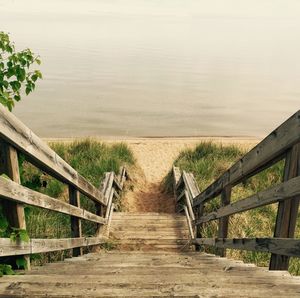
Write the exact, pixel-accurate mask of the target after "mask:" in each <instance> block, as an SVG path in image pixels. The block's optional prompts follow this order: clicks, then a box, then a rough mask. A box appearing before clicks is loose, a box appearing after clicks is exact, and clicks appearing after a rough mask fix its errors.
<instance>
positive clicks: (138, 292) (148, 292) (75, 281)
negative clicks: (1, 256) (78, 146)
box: [0, 213, 300, 298]
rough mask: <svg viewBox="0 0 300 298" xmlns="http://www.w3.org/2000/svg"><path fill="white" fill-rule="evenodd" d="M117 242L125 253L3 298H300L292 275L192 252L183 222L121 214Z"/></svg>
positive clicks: (299, 283) (73, 265)
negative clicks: (176, 297)
mask: <svg viewBox="0 0 300 298" xmlns="http://www.w3.org/2000/svg"><path fill="white" fill-rule="evenodd" d="M112 238H114V239H115V241H116V242H119V245H120V247H119V248H120V249H121V250H113V251H108V252H100V253H92V254H87V255H84V256H81V257H76V258H72V259H67V260H65V261H64V262H58V263H52V264H47V265H46V266H43V267H36V268H32V270H31V271H29V272H27V273H26V274H25V275H19V276H5V277H3V278H1V279H0V289H1V294H0V297H116V296H119V297H165V296H180V297H203V298H204V297H295V298H296V297H300V279H299V278H298V277H291V276H290V275H289V274H288V273H287V272H285V271H268V269H266V268H259V267H256V266H254V265H249V264H244V263H243V262H240V261H233V260H228V259H226V258H221V257H217V256H215V255H209V254H205V253H199V252H194V251H191V250H189V249H188V248H187V247H186V246H185V244H186V243H187V242H188V227H187V225H186V219H185V217H184V216H181V215H179V216H178V215H170V214H168V215H163V214H157V213H156V214H155V213H154V214H119V213H117V214H116V215H114V217H113V220H112ZM133 249H134V250H133Z"/></svg>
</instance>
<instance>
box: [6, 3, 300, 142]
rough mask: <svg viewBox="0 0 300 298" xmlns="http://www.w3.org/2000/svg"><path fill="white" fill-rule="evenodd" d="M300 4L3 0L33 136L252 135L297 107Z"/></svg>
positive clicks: (24, 114)
mask: <svg viewBox="0 0 300 298" xmlns="http://www.w3.org/2000/svg"><path fill="white" fill-rule="evenodd" d="M299 16H300V1H297V0H282V1H281V0H277V1H275V0H270V1H267V0H251V1H250V0H249V1H243V0H226V1H225V0H224V1H221V0H219V1H216V0H210V1H207V0H205V1H204V0H195V1H194V0H184V1H183V0H182V1H178V0H43V1H41V0H5V1H4V0H0V30H3V31H8V32H10V33H11V38H12V39H13V40H14V41H15V42H16V44H17V46H18V47H19V49H21V48H24V47H30V48H32V49H33V50H34V51H35V52H36V53H39V54H40V55H41V57H42V61H43V64H42V66H41V68H42V72H43V75H44V80H43V81H41V82H39V83H38V88H37V89H36V91H35V92H34V94H32V95H30V96H29V97H28V98H24V99H23V101H22V102H21V103H20V104H18V106H17V108H16V109H15V113H16V114H17V116H18V117H20V118H21V119H22V120H23V121H24V122H25V123H26V124H27V125H28V126H29V127H31V128H32V129H33V130H34V131H35V132H36V133H37V134H38V135H40V136H43V137H71V136H93V135H102V136H104V135H115V136H126V135H129V136H164V135H168V136H197V135H210V136H216V135H231V136H236V135H251V136H261V135H264V134H266V133H268V132H269V131H270V130H271V129H273V128H274V127H275V126H276V125H278V124H279V123H281V122H282V121H283V120H285V119H286V118H287V117H288V116H289V115H291V114H292V113H294V112H296V110H298V109H299V107H300V38H299V37H300V17H299Z"/></svg>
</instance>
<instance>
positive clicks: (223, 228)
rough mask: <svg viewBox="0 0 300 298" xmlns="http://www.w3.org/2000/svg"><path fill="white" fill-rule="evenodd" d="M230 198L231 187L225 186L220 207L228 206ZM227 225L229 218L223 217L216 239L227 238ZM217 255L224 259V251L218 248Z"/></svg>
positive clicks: (220, 220)
mask: <svg viewBox="0 0 300 298" xmlns="http://www.w3.org/2000/svg"><path fill="white" fill-rule="evenodd" d="M230 198H231V185H227V186H226V187H225V188H224V189H223V191H222V193H221V206H222V207H224V206H226V205H228V204H230ZM228 223H229V216H224V217H222V218H220V219H219V229H218V238H227V234H228ZM217 255H219V256H221V257H225V256H226V249H225V248H218V249H217Z"/></svg>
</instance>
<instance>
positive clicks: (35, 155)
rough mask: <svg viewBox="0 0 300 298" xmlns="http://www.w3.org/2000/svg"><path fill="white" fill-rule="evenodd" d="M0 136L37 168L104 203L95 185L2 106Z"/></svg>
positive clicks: (0, 111) (0, 107) (0, 109)
mask: <svg viewBox="0 0 300 298" xmlns="http://www.w3.org/2000/svg"><path fill="white" fill-rule="evenodd" d="M0 137H1V138H3V139H5V140H6V141H7V142H9V143H10V144H12V145H13V146H14V147H16V148H17V149H19V150H20V151H21V152H23V153H24V154H25V155H26V156H27V157H28V159H29V160H30V162H32V163H33V164H34V165H35V166H37V167H38V168H40V169H42V170H43V171H45V172H47V173H48V174H50V175H51V176H53V177H55V178H57V179H58V180H60V181H62V182H64V183H67V184H71V185H73V186H74V187H76V188H77V189H78V190H79V191H80V192H81V193H83V194H84V195H86V196H87V197H89V198H91V199H92V200H94V201H96V202H99V203H101V204H104V205H105V200H104V198H103V195H102V194H101V192H100V191H99V190H98V189H97V188H96V187H94V186H93V185H92V184H91V183H89V182H88V181H87V180H86V179H84V178H83V177H82V176H81V175H79V174H78V172H77V171H75V170H74V169H73V168H72V167H71V166H70V165H69V164H68V163H67V162H65V161H64V160H63V159H62V158H61V157H60V156H58V155H57V154H56V153H55V152H54V151H53V150H52V149H51V148H50V147H49V146H48V145H47V144H46V143H44V142H43V141H42V140H41V139H40V138H38V137H37V136H36V135H35V134H34V133H33V132H32V131H31V130H30V129H29V128H28V127H26V126H25V125H24V124H23V123H22V122H21V121H20V120H19V119H17V118H16V117H15V116H14V115H13V114H12V113H10V112H9V111H8V110H7V109H6V108H4V107H3V106H0Z"/></svg>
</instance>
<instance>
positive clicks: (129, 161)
mask: <svg viewBox="0 0 300 298" xmlns="http://www.w3.org/2000/svg"><path fill="white" fill-rule="evenodd" d="M49 145H50V147H51V148H52V149H53V150H54V151H56V152H57V153H58V154H59V155H60V156H61V157H62V158H63V159H64V160H66V161H67V162H68V163H69V164H70V165H71V166H72V167H73V168H74V169H76V170H77V171H78V172H79V173H80V174H81V175H82V176H83V177H85V178H86V179H87V180H88V181H90V182H91V183H92V184H93V185H94V186H95V187H99V186H100V183H101V181H102V179H103V176H104V173H105V172H110V171H114V172H116V173H118V172H119V168H120V166H127V167H130V166H132V165H133V164H134V162H135V161H134V157H133V154H132V152H131V150H130V149H129V148H128V147H127V145H125V144H123V143H117V144H112V145H106V144H104V143H99V142H96V141H93V140H89V139H87V140H83V141H76V142H73V143H50V144H49ZM20 164H21V167H20V168H21V180H22V184H23V185H24V186H27V187H29V188H31V189H35V190H37V191H39V192H42V193H45V194H47V195H50V196H51V197H54V198H58V199H60V200H63V201H66V202H68V200H69V198H68V188H67V186H66V185H64V184H63V183H61V182H59V181H58V180H56V179H54V178H52V177H50V176H49V175H46V174H45V173H43V172H41V171H40V170H38V169H37V168H36V167H34V166H33V165H31V164H30V163H28V162H26V161H24V160H22V157H21V162H20ZM118 203H119V205H118V207H119V208H120V209H121V208H122V205H121V204H122V202H118ZM81 206H82V207H84V208H86V209H88V210H90V211H92V212H94V211H95V205H94V203H93V202H92V201H91V200H88V199H87V198H86V197H85V196H83V195H81ZM25 214H26V222H27V231H28V233H29V236H30V237H31V238H64V237H70V236H71V234H70V216H68V215H64V214H60V213H57V212H53V211H50V210H43V209H41V208H35V207H32V206H27V207H26V208H25ZM95 229H96V224H95V223H91V222H87V221H82V230H83V235H84V236H92V235H94V232H95ZM69 253H70V252H69V251H63V252H55V253H47V254H44V255H42V256H38V257H37V256H34V258H35V259H38V260H39V263H45V262H49V261H54V260H58V259H62V258H63V257H64V256H66V255H69Z"/></svg>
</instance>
